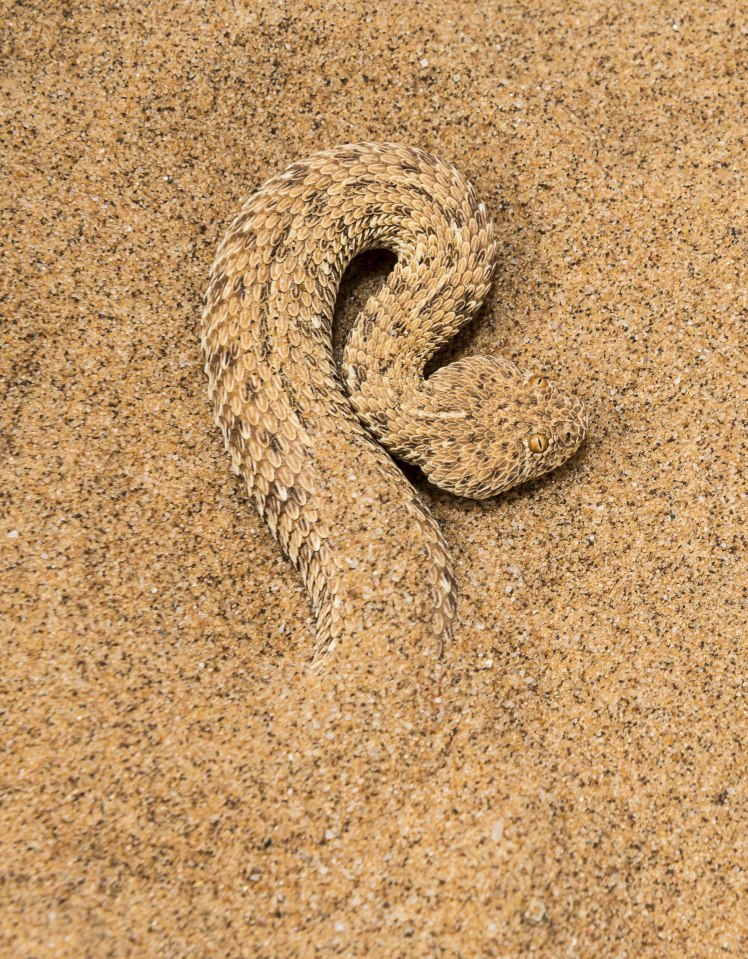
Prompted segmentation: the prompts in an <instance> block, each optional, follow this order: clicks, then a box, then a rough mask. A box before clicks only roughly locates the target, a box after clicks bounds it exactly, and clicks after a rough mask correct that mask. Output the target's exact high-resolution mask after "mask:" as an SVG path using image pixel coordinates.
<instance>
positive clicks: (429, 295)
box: [202, 143, 587, 662]
mask: <svg viewBox="0 0 748 959" xmlns="http://www.w3.org/2000/svg"><path fill="white" fill-rule="evenodd" d="M375 247H376V248H388V249H390V250H392V251H394V252H395V253H396V254H397V258H398V259H397V263H396V265H395V267H394V269H393V270H392V272H391V274H390V275H389V277H388V279H387V281H386V283H385V284H384V286H383V288H382V289H381V290H380V291H379V292H378V293H377V294H376V295H374V296H372V297H371V298H370V299H369V301H368V302H367V304H366V306H365V308H364V310H363V312H362V313H361V315H360V316H359V317H358V318H357V320H356V322H355V324H354V326H353V328H352V330H351V332H350V334H349V336H348V340H347V343H346V346H345V350H344V360H343V365H342V366H343V368H342V376H341V374H340V373H339V372H338V370H337V368H336V365H335V362H334V360H333V355H332V328H331V326H332V315H333V308H334V304H335V298H336V295H337V291H338V286H339V283H340V279H341V277H342V274H343V272H344V270H345V268H346V266H347V265H348V263H349V262H350V261H351V259H352V258H353V257H355V256H356V255H357V254H359V253H361V252H363V251H364V250H367V249H371V248H375ZM495 252H496V251H495V241H494V237H493V229H492V226H491V223H490V221H489V219H488V216H487V213H486V209H485V207H484V205H483V204H482V203H480V202H478V200H477V198H476V195H475V192H474V190H473V188H472V186H471V185H470V184H469V183H467V182H466V181H465V179H464V178H463V177H462V176H461V175H460V174H459V173H458V172H457V171H456V170H454V169H453V168H452V167H451V166H449V165H447V164H445V163H443V162H441V161H440V160H438V159H436V158H434V157H432V156H430V155H428V154H426V153H424V152H423V151H421V150H418V149H414V148H410V147H406V146H402V145H397V144H389V143H360V144H350V145H344V146H340V147H336V148H334V149H331V150H326V151H323V152H320V153H317V154H315V155H314V156H312V157H310V158H309V159H307V160H305V161H303V162H299V163H294V164H293V165H292V166H291V167H289V168H288V169H287V170H286V171H285V172H284V173H282V174H280V175H279V176H276V177H273V178H272V179H271V180H269V181H268V182H267V183H266V184H265V185H264V186H263V187H262V188H261V189H260V190H259V191H258V192H257V193H255V194H254V196H252V197H251V198H250V199H249V200H248V201H247V203H246V204H245V206H244V208H243V209H242V211H241V212H240V214H239V215H238V216H237V218H236V219H235V220H234V222H233V223H232V224H231V226H230V228H229V230H228V233H227V234H226V236H225V238H224V239H223V241H222V243H221V244H220V247H219V249H218V253H217V256H216V260H215V263H214V265H213V268H212V271H211V276H210V285H209V288H208V291H207V295H206V302H205V309H204V313H203V323H202V345H203V349H204V351H205V355H206V358H207V364H206V371H207V374H208V379H209V392H210V396H211V399H212V401H213V404H214V408H215V414H216V421H217V423H218V425H219V426H220V428H221V430H222V432H223V436H224V439H225V442H226V446H227V449H228V451H229V453H230V455H231V461H232V467H233V469H234V471H235V472H236V473H238V474H240V475H241V476H242V477H243V479H244V481H245V482H246V485H247V488H248V490H249V493H250V495H251V497H252V499H253V501H254V503H255V505H256V507H257V509H258V510H259V512H260V514H261V515H262V516H263V517H264V518H265V520H266V521H267V523H268V525H269V527H270V529H271V530H272V532H273V534H274V535H275V536H276V537H277V539H278V540H279V541H280V543H281V545H282V547H283V549H284V550H285V551H286V553H287V554H288V556H289V557H290V558H291V560H292V561H293V562H294V564H295V565H296V566H297V567H298V568H299V570H300V571H301V573H302V575H303V577H304V580H305V582H306V585H307V588H308V590H309V593H310V595H311V598H312V602H313V605H314V609H315V613H316V617H317V643H316V648H315V660H316V661H317V662H319V661H320V659H321V658H322V657H323V656H324V655H326V654H329V652H330V651H331V650H332V649H333V647H334V646H335V645H336V644H339V643H340V642H341V641H343V640H346V639H350V638H352V637H356V636H358V635H360V634H361V633H362V632H366V631H367V630H381V631H383V632H385V633H388V634H390V635H393V636H394V635H396V634H397V632H398V630H399V631H400V632H405V633H407V631H408V629H409V624H410V626H412V625H413V624H414V623H423V624H426V628H427V631H430V632H431V633H433V634H434V635H435V636H436V637H441V639H442V641H443V639H444V637H445V635H447V634H448V632H449V630H450V626H451V622H452V619H453V616H454V612H455V582H454V576H453V572H452V567H451V563H450V559H449V554H448V551H447V548H446V546H445V543H444V540H443V538H442V536H441V533H440V531H439V529H438V527H437V525H436V523H435V521H434V519H433V518H432V516H431V515H430V513H429V512H428V510H427V508H426V507H425V505H424V504H423V503H422V502H421V500H420V498H419V497H418V496H417V494H416V492H415V490H414V489H413V488H412V487H411V485H410V484H409V483H408V482H407V480H406V479H405V477H404V476H403V475H402V473H401V472H400V470H399V469H398V468H397V466H396V465H395V464H394V463H393V461H392V460H391V459H390V457H389V456H388V454H387V453H386V452H385V450H384V449H383V448H382V447H385V448H386V449H387V450H389V451H390V453H392V454H394V455H395V456H397V457H399V458H401V459H403V460H406V461H408V462H410V463H414V464H416V465H417V466H419V467H420V468H421V469H422V470H423V471H424V473H425V474H426V476H427V477H428V478H429V479H430V480H431V481H432V482H433V483H435V484H437V485H438V486H440V487H442V488H443V489H446V490H449V491H451V492H453V493H456V494H459V495H463V496H470V497H476V498H484V497H488V496H493V495H495V494H496V493H499V492H501V491H503V490H506V489H508V488H509V487H511V486H514V485H516V484H517V483H520V482H523V481H525V480H527V479H530V478H532V477H535V476H539V475H540V474H541V473H545V472H547V471H548V470H550V469H552V468H553V467H555V466H557V465H559V464H560V463H562V462H563V461H564V460H566V459H567V458H568V457H569V456H571V454H572V453H573V452H574V451H575V450H576V449H577V447H578V446H579V445H580V443H581V442H582V440H583V439H584V435H585V430H586V426H587V419H586V414H585V412H584V409H583V407H582V405H581V403H580V402H579V400H577V399H575V398H572V397H570V396H567V395H566V394H564V393H562V392H561V391H559V390H558V389H557V388H556V387H555V386H553V385H551V384H550V383H548V381H547V380H546V379H545V378H544V377H539V376H532V375H531V374H530V373H528V372H527V371H525V370H522V369H520V368H518V367H516V366H515V365H514V364H513V363H510V362H509V361H508V360H505V359H502V358H498V357H488V356H473V357H469V358H467V359H462V360H459V361H457V362H454V363H451V364H449V365H448V366H446V367H443V368H441V369H438V370H437V371H436V372H435V373H433V374H432V375H431V376H430V377H428V378H427V379H426V378H424V368H425V366H426V364H427V363H428V361H429V360H430V359H431V358H432V356H433V355H434V354H435V352H436V351H437V350H438V349H439V347H440V346H442V345H443V344H444V343H445V342H446V341H447V340H448V339H450V338H451V337H453V336H454V334H455V333H456V332H457V330H458V329H459V328H460V327H462V326H463V325H464V324H465V323H466V322H467V321H468V320H469V319H470V318H471V317H472V316H474V315H475V313H476V311H477V310H478V309H479V307H480V305H481V303H482V301H483V298H484V296H485V294H486V292H487V290H488V288H489V285H490V282H491V277H492V273H493V269H494V260H495ZM375 438H376V440H375ZM377 440H378V442H376V441H377ZM379 444H381V446H380V445H379ZM414 571H415V572H414ZM406 638H407V637H406Z"/></svg>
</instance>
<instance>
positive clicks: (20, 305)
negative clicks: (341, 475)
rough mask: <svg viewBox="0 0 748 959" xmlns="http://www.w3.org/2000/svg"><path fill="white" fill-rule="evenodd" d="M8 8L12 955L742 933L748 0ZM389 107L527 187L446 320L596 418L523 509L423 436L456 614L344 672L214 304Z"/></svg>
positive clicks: (545, 950) (522, 493) (746, 923)
mask: <svg viewBox="0 0 748 959" xmlns="http://www.w3.org/2000/svg"><path fill="white" fill-rule="evenodd" d="M3 9H4V13H3V15H2V18H1V19H2V26H3V48H2V49H3V72H2V95H1V97H2V98H1V101H0V102H2V141H1V143H2V151H1V153H2V155H1V156H0V164H1V165H2V170H3V174H2V175H3V180H2V203H1V207H2V216H3V242H2V258H3V269H2V287H1V289H2V294H1V296H2V304H3V317H4V319H3V324H2V330H1V331H0V338H1V342H2V354H1V355H2V364H1V367H0V376H1V378H2V382H1V383H0V390H1V392H0V395H1V396H2V402H1V404H0V415H1V416H2V429H1V435H2V444H3V457H2V461H1V462H0V490H1V491H2V503H3V511H2V514H1V519H0V542H2V579H1V580H0V603H1V608H0V615H1V616H2V624H3V625H2V663H3V665H2V670H1V671H0V721H1V723H2V743H3V746H2V757H3V758H2V765H1V767H0V955H2V956H3V957H5V956H8V957H11V956H12V957H18V959H32V957H33V959H42V957H44V959H46V957H52V956H59V957H69V956H70V957H96V959H98V957H120V956H139V957H143V956H159V957H175V959H176V957H180V959H181V957H187V956H190V957H232V959H233V957H261V959H265V957H267V959H271V957H272V959H281V957H292V956H294V957H296V956H298V957H306V956H325V957H328V956H332V955H341V956H346V957H355V956H372V957H385V956H386V957H388V959H389V957H393V959H394V957H403V959H404V957H408V959H413V957H495V959H519V957H523V959H524V957H536V959H546V957H547V959H556V957H575V959H576V957H579V959H581V957H590V959H598V957H602V956H604V957H610V959H648V957H658V959H660V957H671V956H672V957H699V959H708V957H712V956H715V957H716V956H719V957H723V956H737V957H741V956H746V955H748V838H746V837H748V810H747V806H746V802H747V801H748V796H747V795H746V793H747V787H746V783H747V782H748V777H747V776H746V766H747V763H748V760H747V758H746V747H747V746H748V706H747V705H746V696H747V694H748V655H747V654H748V642H747V640H746V634H747V632H748V630H746V626H747V625H748V587H747V580H748V576H747V571H746V532H745V517H746V514H747V512H748V510H747V506H748V502H747V500H748V470H746V452H747V450H748V445H747V441H746V425H747V424H746V414H745V411H746V406H747V404H746V400H747V399H748V381H747V376H746V369H747V367H748V363H747V361H746V356H747V355H748V335H747V334H746V309H747V305H748V304H747V300H748V293H747V287H746V275H745V263H746V254H747V253H748V250H747V248H746V237H747V236H748V224H747V223H746V216H745V209H746V201H748V189H747V187H746V180H745V162H746V161H745V157H746V111H745V78H744V72H745V71H744V64H745V62H746V60H747V59H748V28H747V27H746V24H747V23H748V19H746V12H747V11H746V8H745V6H744V5H743V4H728V3H724V4H716V3H715V4H710V3H703V2H702V3H696V2H693V0H686V2H681V3H678V4H668V3H656V4H652V3H645V2H640V0H637V2H634V3H630V4H619V5H606V4H602V3H588V2H585V3H582V4H566V5H564V4H558V3H552V2H550V0H540V2H535V3H530V2H523V3H511V4H498V3H488V2H476V3H471V4H458V3H453V2H442V3H419V4H413V5H401V4H395V3H380V4H377V5H374V6H369V5H368V4H366V3H364V2H361V0H350V2H338V3H321V2H319V0H316V2H306V3H301V2H296V3H288V4H284V3H280V2H277V3H276V2H274V3H270V2H267V3H254V2H253V3H246V2H245V3H240V2H239V0H237V2H236V3H234V4H231V3H220V2H219V3H204V4H200V3H191V2H185V3H179V4H160V3H156V4H151V5H145V4H140V5H138V4H135V3H131V2H123V3H118V4H102V3H91V4H86V3H75V4H67V3H63V2H58V3H53V4H52V5H51V6H49V7H47V8H45V9H44V10H43V9H42V8H41V7H37V8H36V9H34V8H32V7H30V6H27V5H21V4H18V5H13V4H4V5H3ZM365 138H368V139H397V140H402V141H405V142H409V143H414V144H418V145H420V146H422V147H424V148H426V149H428V150H430V151H432V152H435V153H438V154H440V155H441V156H444V157H445V158H447V159H449V160H450V161H452V162H453V163H455V164H456V165H458V166H459V167H460V169H461V170H462V171H463V172H464V173H465V174H466V175H468V176H469V177H470V178H471V179H472V180H473V181H474V182H475V184H476V186H477V188H478V190H479V192H480V194H481V196H482V197H483V198H484V199H485V201H486V203H487V205H488V207H489V209H490V211H491V213H492V215H493V217H494V219H495V221H496V224H497V229H498V233H499V237H500V240H501V263H500V269H499V276H498V279H497V282H496V284H495V286H494V289H493V292H492V294H491V296H490V298H489V302H488V303H487V305H486V308H485V310H484V311H483V313H482V314H481V316H480V318H479V320H478V322H476V323H475V324H474V325H473V326H472V327H471V328H470V330H469V331H467V332H466V333H465V334H464V335H463V336H461V337H460V339H459V340H458V342H457V343H456V344H455V348H454V351H453V355H464V354H467V353H471V352H486V353H490V352H497V353H502V354H504V355H507V356H509V357H510V358H512V359H514V360H515V361H517V362H520V363H522V364H523V365H525V366H529V367H532V368H534V369H536V370H538V371H543V372H545V373H546V374H547V375H548V376H549V377H553V378H554V379H555V380H556V381H557V382H559V383H560V384H563V385H564V386H565V387H567V388H570V389H573V390H574V391H577V392H578V393H579V394H580V395H582V396H583V397H585V399H586V401H587V402H588V404H589V406H590V408H591V410H592V413H593V425H592V430H591V433H590V436H589V439H588V441H587V443H586V444H585V446H584V448H583V449H582V450H581V451H580V453H579V454H578V455H577V456H576V457H575V458H574V459H573V460H572V461H571V462H570V463H569V464H567V465H566V466H564V467H563V468H562V469H560V470H559V471H557V472H556V473H554V474H551V475H550V476H548V477H547V478H544V479H543V480H540V481H538V482H536V483H533V484H530V485H528V486H525V487H522V488H520V489H517V490H515V491H512V492H511V493H509V494H507V495H505V496H503V497H500V498H498V499H496V500H495V501H488V502H484V503H472V502H467V501H464V500H462V501H461V500H458V499H455V498H452V497H450V496H448V495H446V494H442V493H440V492H438V491H436V490H434V489H433V488H431V487H429V486H428V484H426V483H425V482H424V481H423V480H422V479H421V478H420V477H419V476H418V475H417V474H416V473H415V472H414V471H412V470H409V471H408V473H407V475H408V477H409V479H410V480H411V481H412V482H414V483H415V484H416V486H417V487H418V488H419V490H420V491H421V492H422V494H423V496H424V498H425V499H426V500H427V501H428V503H429V504H430V506H431V508H432V509H433V511H434V513H435V515H436V516H437V518H438V520H439V523H440V524H441V526H442V528H443V530H444V533H445V536H446V538H447V540H448V542H449V545H450V547H451V550H452V552H453V555H454V557H455V561H456V568H457V575H458V579H459V584H460V590H461V597H460V606H459V624H458V628H457V630H456V633H455V636H454V639H453V641H452V642H451V643H450V644H449V647H448V648H447V649H446V650H445V655H444V658H443V660H442V662H441V663H440V664H439V665H438V668H437V667H434V668H432V669H430V670H429V669H424V668H423V664H422V662H421V660H419V658H418V656H417V655H416V653H415V652H414V651H413V650H410V649H409V647H408V642H407V637H404V639H403V644H402V648H401V649H400V650H397V651H395V653H392V654H390V653H387V654H386V655H385V654H383V655H382V658H381V660H378V659H377V656H376V655H374V654H372V652H371V650H369V653H368V654H367V656H368V658H367V656H363V658H362V660H361V662H359V661H358V660H357V658H356V657H355V656H353V655H352V654H353V653H357V652H358V651H356V650H353V651H349V652H350V655H349V656H348V657H347V658H346V657H343V656H341V657H340V661H339V663H338V665H337V667H336V669H335V671H334V674H332V675H331V676H330V677H328V681H327V682H326V681H325V678H324V677H322V678H320V679H313V678H310V676H309V670H308V659H309V656H310V653H311V648H312V642H313V619H312V614H311V608H310V606H309V602H308V598H307V595H306V593H305V591H304V588H303V586H302V584H301V581H300V579H299V578H298V576H297V575H296V573H295V572H294V570H293V569H292V567H291V566H290V564H289V563H288V562H287V561H286V560H285V559H284V558H283V556H282V555H280V553H279V551H278V548H277V546H276V544H275V543H274V541H273V540H272V538H271V536H270V534H269V532H268V531H267V530H266V528H265V526H264V524H263V523H262V521H261V520H260V519H259V517H258V516H257V515H256V514H255V513H254V512H253V510H252V508H251V506H250V504H249V503H248V501H247V499H246V497H245V495H244V494H243V492H242V490H241V489H240V487H239V484H238V481H237V480H236V479H235V477H233V476H232V475H231V473H230V471H229V462H228V457H227V456H226V454H225V452H224V450H223V448H222V444H221V439H220V436H219V435H218V432H217V430H216V429H215V427H214V425H213V422H212V416H211V411H210V409H209V406H208V400H207V392H206V382H205V377H204V374H203V370H202V357H201V355H200V351H199V345H198V324H199V314H200V302H201V297H202V294H203V292H204V289H205V286H206V279H207V272H208V269H209V267H210V264H211V261H212V259H213V255H214V252H215V248H216V244H217V242H218V240H219V239H220V237H221V235H222V233H223V232H224V230H225V228H226V226H227V224H228V222H229V220H230V219H231V217H232V216H233V215H234V214H235V212H236V211H237V210H238V208H239V206H240V204H241V203H242V202H243V200H244V198H246V196H248V195H249V194H250V193H251V192H252V191H253V190H254V189H255V188H256V187H257V186H259V185H260V184H261V183H262V182H263V181H264V180H265V179H266V178H267V177H268V176H270V175H272V174H273V173H275V172H277V171H278V170H279V169H281V168H282V167H283V166H284V165H286V164H288V163H289V162H291V161H292V160H294V159H296V158H298V157H300V156H303V155H306V154H308V153H310V152H312V151H313V150H316V149H319V148H322V147H326V146H331V145H334V144H335V143H338V142H346V141H353V140H359V139H365ZM390 263H391V261H390V260H389V259H388V258H387V257H383V256H377V255H370V256H369V257H367V258H365V259H364V261H363V262H362V263H360V264H357V266H356V267H355V268H353V269H352V270H351V272H350V274H349V276H348V277H347V279H346V281H345V287H344V290H343V291H342V293H341V299H340V308H339V311H338V312H339V314H340V315H339V323H340V328H341V329H344V328H345V326H346V324H347V323H348V324H349V323H350V322H351V320H352V318H353V316H354V315H355V311H356V307H357V305H359V304H360V303H361V302H362V301H363V298H364V297H365V296H366V294H367V292H369V291H371V290H372V289H374V288H375V287H376V284H377V283H379V282H381V278H382V276H383V275H384V274H385V272H386V270H387V268H388V266H389V265H390ZM390 652H391V651H390Z"/></svg>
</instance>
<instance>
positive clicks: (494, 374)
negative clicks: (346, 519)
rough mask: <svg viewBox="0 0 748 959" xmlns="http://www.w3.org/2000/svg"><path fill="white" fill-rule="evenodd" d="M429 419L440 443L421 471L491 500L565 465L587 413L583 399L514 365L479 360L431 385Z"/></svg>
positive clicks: (426, 448) (423, 449) (424, 448)
mask: <svg viewBox="0 0 748 959" xmlns="http://www.w3.org/2000/svg"><path fill="white" fill-rule="evenodd" d="M422 398H423V406H422V407H421V417H419V419H421V418H422V419H423V420H424V421H428V423H429V427H428V428H429V429H430V430H431V431H432V434H433V440H432V443H431V444H430V445H429V444H425V443H424V444H423V445H421V444H419V447H420V448H419V453H420V454H421V455H419V459H418V461H417V462H418V465H419V466H421V468H422V469H423V470H424V472H425V473H426V475H427V476H428V478H429V480H430V481H431V482H432V483H434V484H435V485H437V486H439V487H441V488H442V489H445V490H447V491H449V492H452V493H456V494H458V495H460V496H469V497H471V498H474V499H487V498H488V497H490V496H495V495H496V494H497V493H502V492H504V491H505V490H508V489H511V488H512V487H513V486H517V485H518V484H519V483H524V482H526V481H527V480H531V479H534V478H535V477H537V476H541V475H542V474H543V473H547V472H548V471H549V470H552V469H554V468H555V467H556V466H560V465H561V464H562V463H564V462H565V461H566V460H567V459H569V457H570V456H572V454H573V453H575V452H576V450H577V449H578V448H579V446H580V445H581V443H582V441H583V440H584V438H585V435H586V432H587V426H588V417H587V413H586V411H585V409H584V407H583V405H582V403H581V402H580V400H578V399H577V398H576V397H573V396H570V395H569V394H567V393H564V392H563V391H561V390H559V389H558V388H557V387H556V386H554V385H553V384H552V383H551V382H549V381H548V380H547V379H546V378H545V377H544V376H534V375H533V374H532V373H530V372H529V371H527V370H523V369H521V368H520V367H518V366H515V365H514V363H511V362H509V361H508V360H505V359H501V358H499V357H494V356H472V357H467V358H466V359H462V360H458V361H457V362H455V363H450V364H449V365H448V366H445V367H442V368H441V369H439V370H437V371H436V372H435V373H434V374H433V375H432V376H431V377H429V379H428V380H426V381H425V384H424V390H423V392H422Z"/></svg>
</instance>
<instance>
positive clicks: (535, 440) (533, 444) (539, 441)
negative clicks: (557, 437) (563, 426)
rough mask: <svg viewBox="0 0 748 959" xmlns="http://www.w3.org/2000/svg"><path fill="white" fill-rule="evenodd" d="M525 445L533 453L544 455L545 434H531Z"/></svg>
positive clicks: (546, 439)
mask: <svg viewBox="0 0 748 959" xmlns="http://www.w3.org/2000/svg"><path fill="white" fill-rule="evenodd" d="M527 445H528V446H529V447H530V449H531V450H532V452H533V453H545V451H546V450H547V449H548V437H547V436H546V435H545V433H533V434H532V436H531V437H530V439H529V440H528V441H527Z"/></svg>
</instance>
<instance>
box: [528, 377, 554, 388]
mask: <svg viewBox="0 0 748 959" xmlns="http://www.w3.org/2000/svg"><path fill="white" fill-rule="evenodd" d="M550 385H551V384H550V383H549V382H548V380H547V379H546V378H545V377H544V376H533V378H532V379H531V380H530V386H536V387H537V388H538V389H539V390H547V389H548V387H549V386H550Z"/></svg>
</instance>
